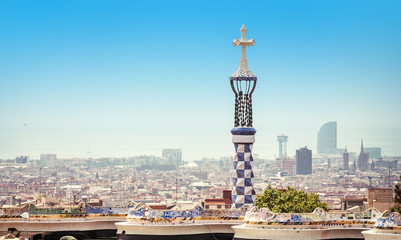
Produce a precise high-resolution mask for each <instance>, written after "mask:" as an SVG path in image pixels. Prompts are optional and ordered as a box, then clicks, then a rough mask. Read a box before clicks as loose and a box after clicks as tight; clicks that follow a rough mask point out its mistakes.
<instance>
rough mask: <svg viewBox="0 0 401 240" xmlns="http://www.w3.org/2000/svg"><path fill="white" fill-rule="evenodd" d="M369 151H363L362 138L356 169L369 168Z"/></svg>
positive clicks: (364, 169) (365, 169) (363, 169)
mask: <svg viewBox="0 0 401 240" xmlns="http://www.w3.org/2000/svg"><path fill="white" fill-rule="evenodd" d="M368 165H369V153H365V152H364V151H363V139H362V140H361V152H360V153H359V156H358V169H359V170H360V171H367V170H368V169H369V167H368Z"/></svg>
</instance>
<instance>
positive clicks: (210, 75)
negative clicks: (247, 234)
mask: <svg viewBox="0 0 401 240" xmlns="http://www.w3.org/2000/svg"><path fill="white" fill-rule="evenodd" d="M400 7H401V3H400V2H399V1H386V2H379V1H363V2H362V1H302V2H300V1H268V2H265V1H260V2H255V3H253V4H252V5H250V4H249V5H248V4H244V3H243V2H239V1H238V2H235V1H219V2H213V1H201V2H177V1H173V2H171V1H169V2H162V1H160V2H158V1H152V2H147V1H142V2H136V1H135V2H131V1H118V2H115V1H57V2H55V1H40V2H36V1H35V2H32V1H1V2H0V25H1V29H2V30H1V32H0V51H1V54H0V112H1V117H0V159H1V158H15V157H16V156H17V155H27V156H30V157H31V158H38V157H39V155H40V154H41V153H55V154H57V156H58V157H60V158H69V157H101V156H135V155H139V154H153V155H160V153H161V149H163V148H182V149H183V159H185V160H186V161H191V160H198V159H201V158H202V157H220V156H230V155H233V153H234V152H233V146H232V144H231V134H230V130H231V128H232V127H233V112H234V107H233V101H234V96H233V93H232V91H231V89H230V85H229V76H230V75H231V74H232V73H233V72H234V71H235V69H236V66H237V64H238V61H239V49H237V48H234V47H232V44H231V41H232V39H233V33H237V34H238V36H236V37H240V34H239V27H240V26H241V25H242V24H246V26H247V27H248V32H247V36H248V37H249V38H255V39H256V43H255V46H257V51H255V50H254V49H253V48H252V47H251V48H248V49H247V56H248V62H249V65H250V68H251V70H252V72H254V73H255V74H256V75H257V76H258V82H257V88H256V90H255V93H254V94H253V100H254V105H253V114H254V119H255V120H254V127H255V129H256V130H257V131H258V132H257V133H256V139H257V142H256V143H255V145H254V150H253V151H254V153H255V154H259V156H260V157H262V158H273V157H274V156H275V155H276V154H277V146H278V143H277V139H276V137H277V135H280V134H286V135H288V136H289V141H288V152H289V153H290V154H295V150H296V149H298V148H300V147H303V146H308V148H310V149H312V151H316V140H317V132H318V131H319V128H320V127H321V126H322V125H323V124H324V123H326V122H329V121H337V123H338V147H339V148H344V147H345V146H347V147H348V150H349V151H354V152H358V150H359V148H360V140H361V139H362V138H363V139H364V146H367V147H370V146H371V147H381V148H382V151H383V155H393V156H394V155H401V125H400V122H401V111H400V102H401V96H400V94H399V93H400V90H401V81H400V80H401V58H400V56H401V45H400V42H401V31H400V29H401V15H400V14H399V9H400Z"/></svg>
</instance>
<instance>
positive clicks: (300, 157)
mask: <svg viewBox="0 0 401 240" xmlns="http://www.w3.org/2000/svg"><path fill="white" fill-rule="evenodd" d="M296 169H297V174H301V175H308V174H312V151H311V150H309V149H308V148H307V147H304V148H300V149H299V150H297V154H296Z"/></svg>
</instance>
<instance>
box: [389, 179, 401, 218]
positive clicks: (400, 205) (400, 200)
mask: <svg viewBox="0 0 401 240" xmlns="http://www.w3.org/2000/svg"><path fill="white" fill-rule="evenodd" d="M400 182H401V176H400ZM394 195H395V197H394V207H392V208H390V210H391V211H392V212H399V213H401V186H400V184H395V187H394Z"/></svg>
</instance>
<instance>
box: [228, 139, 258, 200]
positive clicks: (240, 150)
mask: <svg viewBox="0 0 401 240" xmlns="http://www.w3.org/2000/svg"><path fill="white" fill-rule="evenodd" d="M252 145H253V144H252V143H234V146H235V152H236V155H235V157H234V169H235V174H234V177H233V183H234V188H233V190H232V194H231V195H232V199H233V205H232V208H240V207H242V206H243V205H244V204H248V205H253V203H254V200H255V198H256V193H255V190H254V189H253V185H252V178H254V175H253V171H252V165H251V162H252V161H253V158H252Z"/></svg>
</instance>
